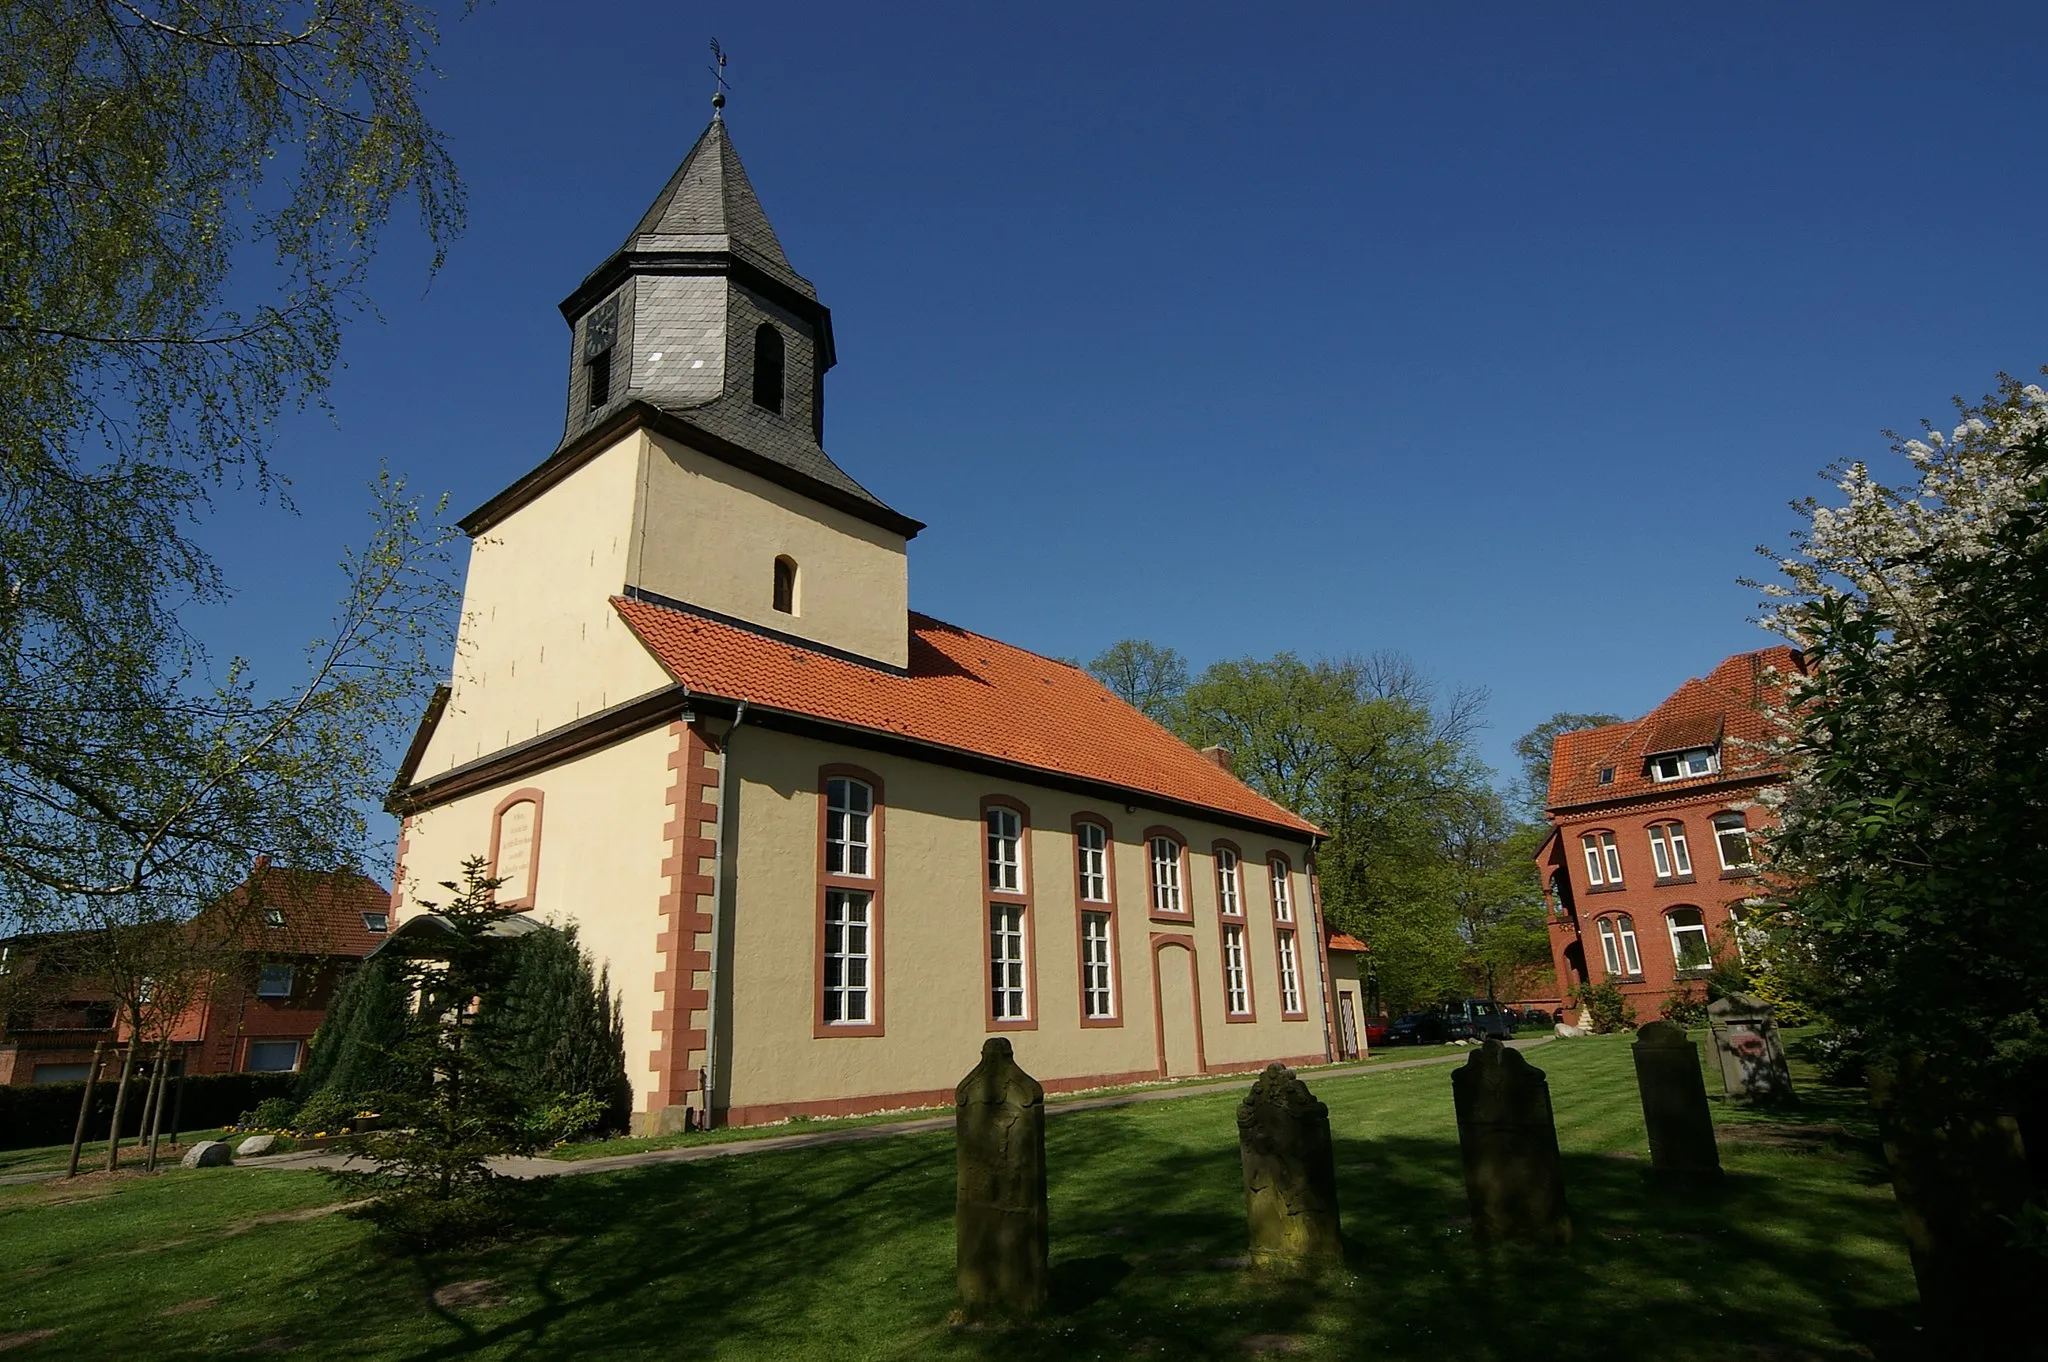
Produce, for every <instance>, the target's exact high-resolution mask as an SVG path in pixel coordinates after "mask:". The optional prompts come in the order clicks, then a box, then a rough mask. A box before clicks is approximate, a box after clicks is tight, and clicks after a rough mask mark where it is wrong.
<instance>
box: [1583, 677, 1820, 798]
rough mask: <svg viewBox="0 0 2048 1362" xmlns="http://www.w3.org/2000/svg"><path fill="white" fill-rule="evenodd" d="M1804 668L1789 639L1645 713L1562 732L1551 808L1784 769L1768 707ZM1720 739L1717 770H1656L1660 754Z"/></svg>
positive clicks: (1687, 687)
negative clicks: (1666, 774)
mask: <svg viewBox="0 0 2048 1362" xmlns="http://www.w3.org/2000/svg"><path fill="white" fill-rule="evenodd" d="M1805 671H1806V664H1805V659H1804V658H1803V657H1801V655H1800V654H1799V653H1798V652H1796V651H1794V650H1793V649H1791V648H1787V647H1784V646H1782V645H1781V646H1779V647H1775V648H1764V649H1760V650H1759V651H1757V652H1753V653H1737V654H1735V655H1734V656H1733V657H1730V658H1728V659H1727V660H1726V661H1724V662H1722V663H1721V665H1720V666H1718V667H1716V668H1714V670H1713V671H1711V672H1709V673H1708V674H1707V676H1706V677H1705V678H1704V679H1701V678H1699V677H1694V678H1693V679H1692V680H1690V681H1687V682H1686V683H1685V684H1684V685H1682V686H1680V687H1679V688H1678V689H1677V690H1675V691H1673V692H1672V693H1671V695H1670V697H1669V698H1668V699H1666V700H1665V701H1664V703H1662V704H1660V705H1658V706H1657V707H1656V708H1655V709H1653V710H1651V711H1650V712H1649V713H1648V714H1645V715H1644V716H1643V717H1642V718H1640V719H1637V720H1635V721H1633V722H1631V723H1620V724H1608V725H1606V726H1605V727H1602V728H1588V729H1583V730H1581V731H1579V732H1577V733H1560V734H1558V735H1557V738H1556V739H1555V741H1553V743H1552V744H1551V749H1550V807H1551V808H1553V809H1557V808H1564V807H1568V806H1570V805H1574V804H1591V803H1597V802H1605V801H1607V800H1614V799H1628V798H1632V797H1635V796H1638V795H1645V794H1650V793H1656V794H1660V795H1662V794H1669V793H1673V792H1675V791H1679V790H1689V789H1697V788H1702V787H1706V786H1710V785H1714V784H1716V783H1720V782H1725V781H1731V780H1748V779H1753V778H1755V777H1758V776H1768V775H1777V774H1781V773H1782V772H1783V769H1784V768H1783V767H1782V766H1780V765H1779V764H1778V763H1777V761H1776V760H1775V759H1774V758H1772V757H1771V755H1770V753H1769V752H1768V751H1767V750H1766V748H1765V744H1766V742H1767V741H1768V739H1769V736H1770V733H1769V719H1768V718H1767V717H1766V715H1765V713H1764V707H1765V706H1766V705H1767V704H1769V703H1771V702H1773V701H1775V700H1777V699H1778V698H1779V696H1781V695H1782V693H1783V690H1784V685H1785V682H1786V680H1787V679H1788V678H1790V677H1793V676H1801V675H1804V674H1805ZM1717 743H1718V744H1719V746H1720V751H1721V770H1720V771H1719V773H1718V774H1715V775H1710V776H1695V777H1693V778H1692V779H1690V780H1665V781H1659V780H1654V779H1652V778H1651V776H1650V774H1649V771H1648V769H1647V762H1648V759H1649V758H1650V757H1651V756H1652V755H1654V754H1656V753H1660V752H1678V751H1683V750H1685V749H1686V748H1690V747H1709V746H1713V745H1715V744H1717ZM1608 767H1612V768H1613V770H1614V779H1613V781H1612V782H1611V783H1609V784H1606V785H1603V784H1601V783H1600V772H1601V771H1602V770H1603V769H1605V768H1608Z"/></svg>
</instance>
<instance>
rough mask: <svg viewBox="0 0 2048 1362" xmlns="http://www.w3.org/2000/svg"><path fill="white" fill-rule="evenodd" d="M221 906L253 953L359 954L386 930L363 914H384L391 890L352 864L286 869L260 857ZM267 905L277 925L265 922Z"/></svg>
mask: <svg viewBox="0 0 2048 1362" xmlns="http://www.w3.org/2000/svg"><path fill="white" fill-rule="evenodd" d="M221 910H222V911H223V912H224V914H225V917H224V920H225V921H226V922H228V923H230V924H232V928H233V930H234V933H235V936H236V939H237V940H238V941H239V942H240V943H241V945H242V947H243V948H244V949H247V950H250V951H254V952H256V953H258V954H262V955H338V956H352V957H356V958H360V957H362V956H365V955H368V954H369V953H370V952H371V951H373V950H375V949H377V947H379V946H381V945H383V944H384V937H385V933H383V932H373V931H371V930H370V929H369V928H368V927H367V926H365V925H364V923H363V914H364V913H379V914H385V915H387V916H388V914H389V913H390V911H391V891H390V890H388V889H386V888H384V886H382V885H380V884H378V883H377V882H376V881H375V880H373V879H371V878H370V877H369V876H367V875H358V874H356V873H355V872H354V871H352V870H323V871H315V870H288V869H285V868H283V867H280V866H272V865H267V864H265V863H263V862H261V861H259V862H258V863H257V865H256V867H255V869H254V870H252V871H251V872H250V874H249V878H248V879H247V880H244V881H243V882H242V883H241V884H240V885H238V886H237V887H236V888H235V889H233V890H232V891H230V892H229V893H228V894H227V895H226V896H225V897H224V898H223V900H222V903H221ZM272 910H274V911H275V912H276V914H277V916H278V917H280V918H282V919H283V921H282V923H281V924H280V925H276V926H272V925H270V920H269V918H268V917H267V914H268V913H269V912H270V911H272Z"/></svg>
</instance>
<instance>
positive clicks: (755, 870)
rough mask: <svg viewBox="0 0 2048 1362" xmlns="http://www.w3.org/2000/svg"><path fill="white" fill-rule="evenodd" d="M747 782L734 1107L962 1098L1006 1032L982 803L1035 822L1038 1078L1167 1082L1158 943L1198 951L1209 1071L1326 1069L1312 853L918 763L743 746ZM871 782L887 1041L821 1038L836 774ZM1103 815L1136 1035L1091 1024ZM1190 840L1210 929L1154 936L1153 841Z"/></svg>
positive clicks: (738, 746)
mask: <svg viewBox="0 0 2048 1362" xmlns="http://www.w3.org/2000/svg"><path fill="white" fill-rule="evenodd" d="M731 759H732V761H733V763H734V770H735V773H736V775H737V777H738V780H739V782H740V794H739V835H738V845H737V848H736V861H735V870H736V872H737V873H736V881H735V882H736V885H737V889H736V902H735V906H734V910H733V912H732V913H731V916H730V920H729V924H728V931H729V933H730V936H729V941H730V946H731V952H732V956H731V958H732V968H731V972H730V977H729V980H728V984H727V986H728V987H729V988H730V989H731V991H732V993H731V1015H732V1016H733V1018H734V1023H733V1026H732V1033H731V1036H730V1040H729V1044H727V1045H726V1046H725V1047H724V1053H725V1054H726V1055H727V1057H728V1060H729V1067H728V1068H727V1071H726V1077H727V1081H728V1086H727V1089H726V1091H725V1092H724V1093H723V1104H724V1105H728V1106H730V1107H732V1108H734V1109H742V1108H755V1109H760V1108H772V1107H775V1106H778V1105H783V1104H793V1105H802V1104H806V1103H818V1102H823V1101H831V1100H843V1099H852V1098H858V1097H867V1096H881V1095H891V1094H915V1093H928V1092H931V1091H933V1090H937V1089H944V1088H950V1087H951V1086H952V1085H953V1084H954V1083H955V1082H957V1081H958V1079H959V1077H960V1075H962V1074H963V1073H965V1072H966V1071H967V1070H968V1069H969V1068H971V1067H972V1066H973V1064H974V1062H975V1058H976V1055H977V1054H978V1052H979V1048H980V1043H981V1039H982V1037H983V1036H984V1035H985V1034H987V1033H988V1031H989V1028H988V1027H987V1025H986V1022H985V1018H986V1010H985V999H984V993H983V990H984V987H985V985H984V982H983V980H984V974H983V970H984V960H983V955H984V952H985V951H986V950H987V941H988V937H987V926H986V919H985V917H984V914H985V912H986V905H987V897H986V893H985V884H986V880H985V874H986V872H985V866H984V860H983V857H984V841H983V837H984V833H983V824H982V815H981V800H982V798H983V797H984V796H989V795H1009V796H1012V797H1014V798H1015V799H1017V800H1019V801H1020V802H1021V803H1023V804H1024V805H1025V806H1026V807H1027V808H1028V810H1029V812H1030V818H1031V829H1032V831H1031V838H1030V859H1029V865H1030V869H1031V877H1032V889H1033V905H1032V914H1033V918H1034V921H1033V931H1032V939H1033V964H1034V966H1035V985H1036V1009H1035V1013H1034V1016H1035V1018H1036V1021H1037V1026H1036V1028H1035V1029H1030V1030H1006V1031H1005V1034H1008V1035H1009V1036H1010V1039H1011V1042H1012V1044H1013V1045H1014V1047H1015V1050H1016V1053H1017V1057H1018V1060H1019V1062H1020V1063H1022V1064H1023V1065H1024V1067H1025V1068H1026V1069H1028V1070H1029V1071H1030V1072H1032V1073H1033V1074H1035V1075H1037V1076H1038V1077H1039V1078H1041V1079H1047V1080H1051V1079H1075V1078H1085V1077H1092V1076H1104V1077H1120V1076H1129V1075H1134V1074H1143V1075H1150V1074H1152V1073H1154V1072H1155V1071H1156V1069H1157V1066H1158V1063H1159V1059H1158V1056H1159V1045H1158V1037H1157V1033H1156V1027H1155V1023H1154V1003H1153V996H1154V995H1153V968H1152V936H1153V933H1155V932H1162V933H1172V934H1175V935H1184V936H1188V937H1191V938H1192V940H1193V945H1194V964H1195V977H1196V980H1197V984H1198V991H1199V994H1200V1000H1201V1008H1202V1042H1203V1050H1204V1053H1205V1057H1206V1060H1207V1063H1208V1066H1209V1067H1210V1068H1211V1069H1215V1068H1222V1067H1230V1066H1245V1065H1250V1064H1255V1063H1260V1062H1264V1061H1268V1060H1272V1059H1280V1058H1298V1057H1301V1056H1307V1055H1316V1056H1321V1055H1322V1054H1323V1053H1324V1051H1325V1042H1324V1030H1323V1027H1324V1019H1323V1013H1324V1003H1323V993H1322V984H1321V981H1320V977H1319V974H1318V952H1317V951H1316V950H1315V948H1314V924H1313V922H1312V921H1311V920H1310V917H1309V902H1310V899H1309V893H1308V883H1307V876H1306V874H1305V872H1304V869H1303V851H1304V848H1303V847H1302V846H1301V845H1300V844H1298V843H1297V844H1291V845H1290V844H1286V843H1282V842H1280V841H1278V840H1276V839H1270V838H1266V837H1262V836H1259V835H1257V834H1252V833H1247V832H1243V831H1239V830H1233V829H1225V828H1222V827H1219V826H1215V825H1211V824H1206V823H1203V822H1199V821H1196V820H1193V819H1187V818H1182V817H1177V816H1169V815H1166V814H1163V813H1160V812H1159V811H1157V810H1148V809H1145V808H1143V807H1139V808H1137V809H1136V810H1135V811H1127V810H1126V809H1125V807H1124V806H1122V805H1121V804H1110V803H1108V802H1106V801H1103V800H1099V799H1089V798H1083V797H1078V796H1075V795H1071V794H1066V793H1062V792H1058V791H1054V790H1048V789H1042V788H1036V787H1030V786H1025V785H1022V784H1018V783H1012V782H1003V781H998V780H993V779H990V778H988V777H984V776H980V775H975V774H971V773H968V772H964V771H959V770H955V769H952V768H949V767H943V766H938V765H934V764H930V763H926V762H922V761H917V760H912V759H908V758H901V757H892V756H885V755H880V754H876V753H871V752H864V751H861V750H859V749H856V748H852V747H837V746H833V745H831V744H827V743H823V742H819V741H815V740H810V739H803V738H796V737H791V736H788V735H786V734H782V733H777V732H773V731H770V730H766V729H752V730H748V729H745V728H742V730H741V731H740V733H739V735H738V736H737V739H736V743H735V746H734V747H733V748H732V749H731ZM827 763H845V764H849V765H854V766H858V767H863V768H865V769H867V770H869V771H872V772H873V773H874V774H875V775H876V776H877V777H879V779H880V781H881V784H882V802H883V817H882V820H881V833H880V836H881V846H882V873H883V878H882V886H881V892H882V910H881V929H880V935H881V954H882V964H881V968H880V971H879V977H880V982H881V999H880V1010H881V1016H882V1021H883V1026H884V1034H882V1035H879V1036H847V1035H827V1036H825V1037H822V1038H820V1037H816V1036H814V1026H815V1012H814V1008H815V999H816V996H817V989H818V981H817V978H816V968H817V966H816V955H817V916H818V879H817V864H816V861H817V840H818V799H819V793H818V791H819V785H820V780H819V768H820V767H821V766H822V765H825V764H827ZM1083 811H1086V812H1091V813H1094V814H1097V815H1099V816H1101V817H1102V818H1103V819H1104V821H1106V822H1108V823H1109V825H1110V827H1111V830H1112V833H1113V836H1114V837H1115V839H1116V840H1115V844H1114V845H1115V868H1116V897H1117V906H1116V919H1117V944H1118V954H1119V961H1120V965H1121V976H1122V979H1121V997H1120V1004H1121V1008H1120V1010H1121V1012H1122V1014H1123V1025H1122V1026H1118V1027H1084V1026H1083V1025H1081V1001H1080V963H1079V942H1078V935H1077V927H1078V921H1077V916H1076V912H1077V908H1076V893H1075V882H1074V840H1073V834H1072V819H1073V816H1074V815H1075V814H1076V813H1079V812H1083ZM1154 825H1164V826H1168V827H1172V828H1173V829H1175V830H1176V831H1178V832H1179V833H1180V834H1181V835H1182V836H1183V837H1185V838H1186V840H1187V842H1188V845H1189V848H1190V852H1191V857H1190V861H1191V865H1190V876H1189V888H1190V890H1191V894H1190V898H1191V900H1192V904H1193V922H1192V923H1191V924H1189V925H1187V926H1181V925H1178V924H1174V925H1159V924H1155V923H1154V922H1152V921H1151V920H1150V917H1149V914H1148V906H1149V905H1148V903H1147V895H1146V886H1147V867H1146V859H1145V850H1144V848H1143V846H1142V845H1141V844H1140V840H1139V839H1140V838H1141V837H1142V836H1143V834H1144V832H1145V831H1146V829H1148V828H1150V827H1152V826H1154ZM1218 838H1222V839H1225V840H1228V841H1231V842H1234V843H1236V844H1237V846H1238V847H1239V848H1240V850H1241V851H1242V854H1243V857H1244V872H1245V873H1244V897H1245V906H1246V926H1247V933H1248V937H1249V939H1250V943H1251V970H1250V976H1251V980H1252V987H1253V991H1254V995H1255V999H1256V1010H1257V1020H1256V1021H1255V1022H1231V1021H1226V1019H1225V1015H1224V996H1223V976H1222V963H1221V958H1222V953H1221V945H1220V935H1219V928H1220V925H1221V923H1220V919H1219V917H1218V915H1217V895H1216V878H1215V869H1214V861H1213V859H1212V856H1211V844H1212V842H1213V841H1215V840H1216V839H1218ZM1272 851H1281V852H1284V854H1286V855H1287V857H1288V859H1289V861H1290V864H1291V865H1292V867H1293V884H1294V904H1295V916H1296V921H1297V924H1298V927H1299V932H1300V936H1299V945H1300V960H1301V970H1302V975H1301V987H1302V991H1303V999H1302V1001H1303V1004H1304V1007H1305V1011H1306V1015H1305V1016H1304V1017H1302V1018H1301V1019H1299V1020H1284V1019H1283V1018H1282V1016H1281V1013H1280V998H1279V991H1280V985H1279V980H1278V975H1277V968H1276V961H1275V948H1274V933H1273V922H1272V905H1271V895H1270V892H1269V890H1268V886H1267V876H1266V872H1265V865H1266V858H1267V855H1268V854H1269V852H1272Z"/></svg>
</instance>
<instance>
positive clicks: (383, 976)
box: [297, 958, 411, 1102]
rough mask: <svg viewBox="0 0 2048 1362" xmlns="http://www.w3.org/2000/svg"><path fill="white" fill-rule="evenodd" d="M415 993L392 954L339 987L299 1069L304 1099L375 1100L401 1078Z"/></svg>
mask: <svg viewBox="0 0 2048 1362" xmlns="http://www.w3.org/2000/svg"><path fill="white" fill-rule="evenodd" d="M410 1004H411V997H410V995H409V994H408V993H407V991H406V988H405V981H404V980H403V979H402V978H401V977H400V974H399V971H398V969H397V967H396V966H394V965H393V964H392V963H391V961H390V960H388V959H381V958H380V959H376V960H371V961H368V962H367V963H365V964H364V965H363V966H362V968H360V969H358V970H357V971H356V972H355V973H353V974H351V975H350V976H349V977H348V979H347V980H346V981H345V982H343V984H342V986H341V987H340V988H339V989H338V990H337V991H336V992H335V995H334V1001H333V1003H332V1004H330V1005H329V1006H328V1009H327V1020H325V1021H324V1022H322V1023H321V1024H320V1030H319V1031H318V1032H317V1033H316V1034H315V1035H314V1037H313V1043H312V1046H311V1047H310V1052H309V1053H308V1054H307V1056H306V1067H305V1068H304V1069H303V1070H301V1071H300V1073H299V1082H298V1090H297V1096H298V1098H299V1100H300V1101H302V1102H303V1101H305V1100H307V1099H309V1098H311V1097H312V1096H313V1095H314V1094H315V1093H330V1094H332V1095H333V1096H334V1097H336V1098H338V1099H341V1100H343V1101H347V1102H362V1101H368V1100H373V1099H375V1098H376V1097H377V1096H378V1095H380V1094H382V1093H384V1092H387V1091H389V1090H391V1088H392V1087H393V1086H395V1084H396V1081H397V1074H398V1070H397V1065H396V1055H397V1053H398V1048H399V1046H400V1045H401V1044H402V1043H403V1042H404V1040H405V1034H406V1023H407V1014H408V1013H409V1012H410V1011H411V1006H410Z"/></svg>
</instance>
